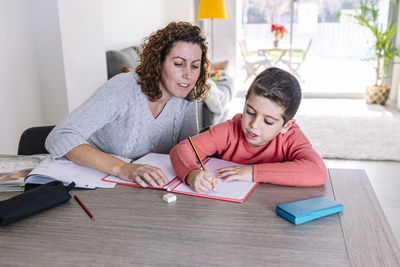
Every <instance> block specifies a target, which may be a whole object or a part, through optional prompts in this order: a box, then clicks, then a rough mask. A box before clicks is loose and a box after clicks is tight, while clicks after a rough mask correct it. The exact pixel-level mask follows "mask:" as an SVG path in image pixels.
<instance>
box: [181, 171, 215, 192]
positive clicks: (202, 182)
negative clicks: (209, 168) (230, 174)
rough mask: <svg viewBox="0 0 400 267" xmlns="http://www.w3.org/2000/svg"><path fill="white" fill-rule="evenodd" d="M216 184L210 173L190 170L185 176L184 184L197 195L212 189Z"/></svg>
mask: <svg viewBox="0 0 400 267" xmlns="http://www.w3.org/2000/svg"><path fill="white" fill-rule="evenodd" d="M217 182H218V179H216V178H215V177H214V176H212V175H211V174H210V173H208V172H206V171H202V170H192V171H190V172H189V174H188V175H187V176H186V183H187V184H188V185H190V187H191V188H192V189H193V190H194V191H196V192H199V193H204V192H207V191H208V190H210V189H211V188H213V187H214V186H215V185H216V184H217Z"/></svg>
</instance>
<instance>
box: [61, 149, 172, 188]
mask: <svg viewBox="0 0 400 267" xmlns="http://www.w3.org/2000/svg"><path fill="white" fill-rule="evenodd" d="M64 157H66V158H67V159H69V160H71V161H73V162H76V163H78V164H81V165H85V166H89V167H92V168H95V169H98V170H100V171H103V172H106V173H109V174H111V175H114V176H117V177H119V178H121V179H124V180H127V181H132V182H136V183H138V184H139V185H140V186H143V187H146V186H147V184H149V185H151V186H157V185H164V184H165V183H167V177H166V176H165V174H164V173H163V172H162V171H161V170H160V169H159V168H157V167H154V166H150V165H146V164H130V163H126V162H124V161H122V160H120V159H118V158H116V157H114V156H111V155H109V154H107V153H104V152H102V151H100V150H98V149H95V148H94V147H92V146H90V145H88V144H82V145H79V146H76V147H74V148H73V149H71V150H70V151H69V152H68V153H67V154H65V155H64Z"/></svg>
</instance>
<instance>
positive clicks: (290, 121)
mask: <svg viewBox="0 0 400 267" xmlns="http://www.w3.org/2000/svg"><path fill="white" fill-rule="evenodd" d="M295 123H296V120H295V119H291V120H288V121H287V122H286V123H285V125H283V127H282V129H281V133H283V134H284V133H286V132H287V131H288V130H289V129H290V127H292V126H293V124H295Z"/></svg>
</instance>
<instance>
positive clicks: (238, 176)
mask: <svg viewBox="0 0 400 267" xmlns="http://www.w3.org/2000/svg"><path fill="white" fill-rule="evenodd" d="M216 174H217V178H222V179H223V182H229V181H233V180H238V181H245V182H253V165H240V166H229V167H224V168H221V169H218V170H217V171H216Z"/></svg>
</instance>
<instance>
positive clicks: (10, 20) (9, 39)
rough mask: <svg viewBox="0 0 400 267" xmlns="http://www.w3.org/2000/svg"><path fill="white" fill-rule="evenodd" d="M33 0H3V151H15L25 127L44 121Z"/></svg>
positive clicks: (0, 114)
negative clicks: (33, 22)
mask: <svg viewBox="0 0 400 267" xmlns="http://www.w3.org/2000/svg"><path fill="white" fill-rule="evenodd" d="M29 2H30V1H28V0H1V1H0V32H1V34H0V125H1V132H0V154H7V153H8V154H15V153H16V152H17V144H18V140H19V136H20V134H21V133H22V131H23V129H25V128H27V127H28V126H30V125H41V124H43V123H44V121H43V108H42V100H41V94H40V82H39V71H38V66H37V61H36V59H37V58H36V56H37V55H36V51H35V45H34V35H33V25H32V14H31V8H30V4H29Z"/></svg>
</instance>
